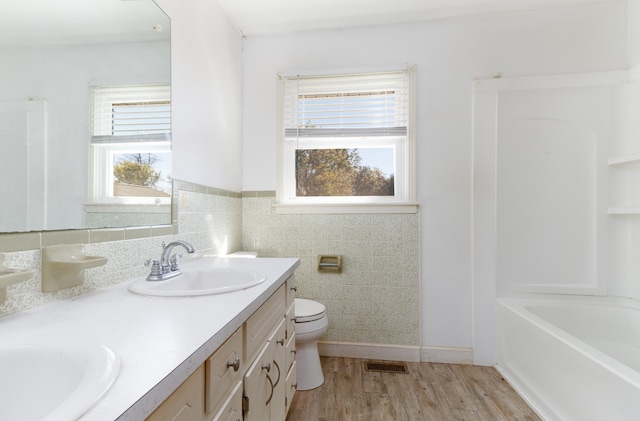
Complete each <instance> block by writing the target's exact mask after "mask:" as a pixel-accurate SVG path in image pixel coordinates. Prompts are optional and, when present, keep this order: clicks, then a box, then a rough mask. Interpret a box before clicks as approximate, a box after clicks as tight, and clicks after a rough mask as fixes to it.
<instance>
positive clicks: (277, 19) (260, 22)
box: [218, 0, 616, 36]
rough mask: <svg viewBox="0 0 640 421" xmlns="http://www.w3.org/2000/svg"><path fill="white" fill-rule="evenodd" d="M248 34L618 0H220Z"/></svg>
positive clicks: (399, 21)
mask: <svg viewBox="0 0 640 421" xmlns="http://www.w3.org/2000/svg"><path fill="white" fill-rule="evenodd" d="M218 1H219V3H220V4H221V5H222V7H223V8H224V9H225V11H226V12H227V14H228V15H229V17H230V18H231V20H232V21H233V22H234V24H235V25H236V27H237V28H238V30H239V31H240V33H242V34H243V35H246V36H250V35H259V34H274V33H283V32H300V31H307V30H317V29H336V28H349V27H358V26H369V25H382V24H390V23H406V22H418V21H424V20H431V19H442V18H449V17H457V16H469V15H477V14H490V13H508V12H515V11H523V10H535V9H548V8H557V7H568V6H576V5H582V4H593V3H606V2H612V1H616V0H218Z"/></svg>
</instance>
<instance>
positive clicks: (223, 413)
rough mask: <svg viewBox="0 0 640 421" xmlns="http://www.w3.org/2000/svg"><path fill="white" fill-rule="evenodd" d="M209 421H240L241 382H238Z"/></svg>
mask: <svg viewBox="0 0 640 421" xmlns="http://www.w3.org/2000/svg"><path fill="white" fill-rule="evenodd" d="M211 421H242V382H238V384H236V386H235V387H234V388H233V391H232V392H231V394H230V395H229V397H228V398H227V400H226V401H225V402H224V403H223V404H222V407H221V408H220V411H218V413H217V414H216V415H215V416H214V417H213V418H212V419H211Z"/></svg>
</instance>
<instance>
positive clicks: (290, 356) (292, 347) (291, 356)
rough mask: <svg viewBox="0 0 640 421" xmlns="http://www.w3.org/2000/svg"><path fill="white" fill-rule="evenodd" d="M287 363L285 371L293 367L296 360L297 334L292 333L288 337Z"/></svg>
mask: <svg viewBox="0 0 640 421" xmlns="http://www.w3.org/2000/svg"><path fill="white" fill-rule="evenodd" d="M285 352H286V354H285V364H284V371H285V372H286V371H287V370H289V369H290V368H291V365H292V364H293V362H294V361H295V360H296V334H295V333H294V334H293V335H291V337H290V338H289V339H287V347H286V349H285Z"/></svg>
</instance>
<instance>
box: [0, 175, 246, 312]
mask: <svg viewBox="0 0 640 421" xmlns="http://www.w3.org/2000/svg"><path fill="white" fill-rule="evenodd" d="M176 211H177V212H176ZM173 213H174V215H178V216H177V219H174V224H173V226H171V225H165V226H158V227H154V226H145V227H135V228H114V229H91V230H73V231H49V232H32V233H25V234H0V253H4V254H5V256H6V262H5V263H6V265H7V266H8V267H15V268H20V269H32V270H34V272H35V276H34V277H33V278H32V279H31V280H29V281H26V282H24V283H22V284H18V285H14V286H10V287H8V288H7V300H6V301H5V303H4V304H2V305H0V316H2V315H5V314H9V313H14V312H17V311H22V310H26V309H29V308H32V307H35V306H38V305H42V304H46V303H47V302H50V301H54V300H59V299H63V298H67V297H71V296H75V295H79V294H83V293H86V292H89V291H92V290H95V289H97V288H101V287H106V286H109V285H114V284H117V283H120V282H123V281H127V280H129V279H132V278H134V277H137V276H143V275H145V274H146V273H147V271H148V268H145V267H144V262H145V261H146V260H147V259H149V258H151V257H154V258H157V257H159V256H160V252H161V243H162V241H167V242H169V241H172V240H174V239H178V238H179V239H181V240H186V241H188V242H190V243H191V244H193V245H194V247H195V248H196V250H197V252H198V253H211V254H224V253H227V252H232V251H236V250H240V249H241V248H242V247H241V246H242V243H241V242H242V235H241V230H242V201H241V195H240V194H239V193H234V192H229V191H225V190H220V189H215V188H208V187H205V186H200V185H196V184H192V183H185V182H180V181H177V180H176V181H175V184H174V212H173ZM65 243H66V244H69V243H82V244H86V246H85V251H86V253H87V254H89V255H97V256H106V257H108V258H109V261H108V262H107V264H106V265H104V266H101V267H99V268H95V269H89V270H87V271H86V272H85V273H86V280H85V283H84V284H83V285H80V286H77V287H74V288H69V289H66V290H62V291H58V292H55V293H43V292H41V290H40V282H41V275H40V273H41V265H40V263H41V256H42V251H41V250H42V247H45V246H48V245H54V244H65ZM185 258H186V257H185Z"/></svg>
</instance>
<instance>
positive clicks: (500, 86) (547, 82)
mask: <svg viewBox="0 0 640 421" xmlns="http://www.w3.org/2000/svg"><path fill="white" fill-rule="evenodd" d="M633 70H634V69H632V70H631V71H628V70H613V71H609V72H593V73H573V74H562V75H546V76H527V77H513V78H507V77H505V78H495V79H477V80H476V81H475V86H474V89H475V92H500V91H514V90H527V89H553V88H572V87H582V86H609V85H617V84H622V83H626V82H628V81H629V77H630V76H631V75H632V72H633Z"/></svg>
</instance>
